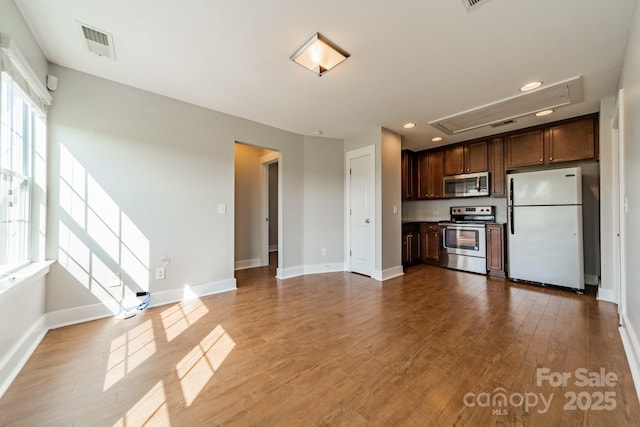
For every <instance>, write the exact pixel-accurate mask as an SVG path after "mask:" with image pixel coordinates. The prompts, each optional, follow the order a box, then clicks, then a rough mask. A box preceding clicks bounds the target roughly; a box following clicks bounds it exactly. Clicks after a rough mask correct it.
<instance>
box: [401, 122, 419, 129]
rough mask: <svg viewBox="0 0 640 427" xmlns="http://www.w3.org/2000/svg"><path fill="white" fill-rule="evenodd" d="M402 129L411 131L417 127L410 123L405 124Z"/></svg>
mask: <svg viewBox="0 0 640 427" xmlns="http://www.w3.org/2000/svg"><path fill="white" fill-rule="evenodd" d="M402 127H403V128H405V129H411V128H414V127H416V124H415V123H411V122H409V123H405V124H404V125H402Z"/></svg>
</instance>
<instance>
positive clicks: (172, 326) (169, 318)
mask: <svg viewBox="0 0 640 427" xmlns="http://www.w3.org/2000/svg"><path fill="white" fill-rule="evenodd" d="M208 312H209V309H208V308H207V307H206V306H205V305H204V304H202V301H200V300H199V299H194V300H190V301H187V302H182V303H179V304H175V305H173V306H172V307H170V308H168V309H167V310H165V311H163V312H162V313H161V314H160V317H161V318H162V324H163V325H164V332H165V334H166V336H167V341H168V342H171V341H172V340H173V339H174V338H175V337H177V336H178V335H180V334H181V333H183V332H184V331H186V330H187V328H189V326H191V325H193V324H194V323H196V322H197V321H198V320H199V319H200V318H201V317H203V316H204V315H205V314H207V313H208Z"/></svg>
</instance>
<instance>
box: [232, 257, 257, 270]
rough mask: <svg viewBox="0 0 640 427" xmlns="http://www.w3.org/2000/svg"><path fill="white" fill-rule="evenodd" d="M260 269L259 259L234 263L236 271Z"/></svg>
mask: <svg viewBox="0 0 640 427" xmlns="http://www.w3.org/2000/svg"><path fill="white" fill-rule="evenodd" d="M254 267H262V260H261V259H260V258H254V259H244V260H241V261H236V262H235V269H236V270H244V269H245V268H254Z"/></svg>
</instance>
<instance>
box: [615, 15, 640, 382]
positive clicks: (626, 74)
mask: <svg viewBox="0 0 640 427" xmlns="http://www.w3.org/2000/svg"><path fill="white" fill-rule="evenodd" d="M620 87H621V88H622V90H623V91H624V108H623V117H622V122H623V125H622V126H623V129H622V131H623V139H624V166H623V168H624V188H626V194H623V195H622V196H623V197H626V198H627V200H628V211H627V213H626V215H625V218H624V221H625V224H624V226H625V229H626V234H625V236H624V239H625V242H626V245H625V250H626V256H625V264H624V265H623V269H624V272H625V277H626V296H623V299H624V301H622V307H623V313H622V315H623V319H622V320H623V324H624V328H623V331H622V332H623V337H626V341H625V344H627V345H626V346H625V347H626V348H627V349H629V350H631V351H628V352H627V354H629V355H630V360H629V364H630V365H631V369H632V372H633V373H635V376H634V379H635V381H636V389H640V285H639V283H638V278H639V277H640V262H638V260H640V247H638V244H637V242H640V221H639V220H638V219H639V218H640V186H639V185H638V183H640V7H638V5H637V4H636V9H635V12H634V16H633V23H632V28H631V32H630V34H629V39H628V41H627V47H626V52H625V57H624V65H623V69H622V75H621V79H620Z"/></svg>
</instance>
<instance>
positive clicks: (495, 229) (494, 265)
mask: <svg viewBox="0 0 640 427" xmlns="http://www.w3.org/2000/svg"><path fill="white" fill-rule="evenodd" d="M504 238H505V226H504V224H489V225H487V273H488V274H489V275H491V276H500V277H504V276H505V249H506V248H505V242H504Z"/></svg>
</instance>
